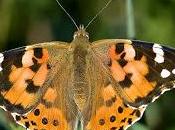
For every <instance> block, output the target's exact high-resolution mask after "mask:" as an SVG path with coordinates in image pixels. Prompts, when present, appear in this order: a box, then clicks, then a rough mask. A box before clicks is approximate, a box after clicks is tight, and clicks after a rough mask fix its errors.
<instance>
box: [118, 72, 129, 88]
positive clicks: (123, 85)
mask: <svg viewBox="0 0 175 130" xmlns="http://www.w3.org/2000/svg"><path fill="white" fill-rule="evenodd" d="M131 76H132V74H127V75H126V76H125V79H124V80H123V81H120V82H118V83H119V85H121V87H123V88H128V87H130V86H131V85H132V81H131V79H130V77H131Z"/></svg>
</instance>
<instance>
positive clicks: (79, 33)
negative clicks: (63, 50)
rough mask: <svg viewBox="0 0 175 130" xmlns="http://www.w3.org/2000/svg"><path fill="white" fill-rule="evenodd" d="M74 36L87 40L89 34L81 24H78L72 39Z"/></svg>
mask: <svg viewBox="0 0 175 130" xmlns="http://www.w3.org/2000/svg"><path fill="white" fill-rule="evenodd" d="M76 38H86V39H87V40H89V34H88V32H86V29H85V28H84V26H83V25H80V27H79V28H78V31H76V32H75V33H74V40H75V39H76Z"/></svg>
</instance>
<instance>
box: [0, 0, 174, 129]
mask: <svg viewBox="0 0 175 130" xmlns="http://www.w3.org/2000/svg"><path fill="white" fill-rule="evenodd" d="M128 1H129V0H128ZM60 2H61V3H62V5H63V6H64V7H65V8H66V10H67V11H68V12H69V13H70V15H71V16H72V17H73V18H74V19H75V21H76V23H77V24H78V25H79V24H84V25H87V23H88V22H89V20H91V19H92V17H93V16H94V15H95V14H96V13H97V12H98V11H99V10H100V9H101V8H102V7H104V5H105V4H106V3H107V0H60ZM130 2H132V4H133V9H134V10H133V12H129V16H128V14H127V9H128V8H127V0H113V2H112V3H111V4H110V5H109V7H108V8H107V9H106V10H104V12H103V13H102V14H101V15H100V16H99V17H98V18H97V19H96V20H95V21H94V22H93V23H92V24H91V25H90V26H89V28H88V29H87V31H88V32H89V34H90V40H91V41H94V40H99V39H104V38H128V37H131V38H135V39H140V40H145V41H154V42H158V43H162V44H165V45H168V46H172V47H173V46H174V47H175V39H174V38H175V0H130ZM129 8H132V6H131V5H129ZM131 16H134V17H131ZM132 18H134V21H132ZM128 21H130V22H128ZM132 23H133V24H132ZM128 25H129V28H131V29H130V30H128ZM133 25H134V26H133ZM74 31H76V28H75V26H74V25H73V24H72V22H71V21H70V20H69V18H68V17H67V16H66V14H65V13H64V12H63V11H62V10H61V8H60V7H59V6H58V5H57V3H56V1H55V0H0V50H1V51H4V50H8V49H11V48H16V47H20V46H24V45H28V44H33V43H38V42H45V41H53V40H59V41H68V42H70V41H71V40H72V35H73V33H74ZM134 34H135V35H134ZM10 118H11V117H9V116H8V115H7V114H5V112H4V111H1V112H0V130H22V128H20V127H18V126H16V125H15V124H13V123H12V122H11V121H10ZM129 130H175V91H171V92H168V93H165V94H164V95H163V96H161V98H159V100H157V101H156V102H155V103H153V104H151V105H150V106H149V107H148V109H147V110H146V112H145V114H144V116H143V118H142V119H141V120H140V121H139V122H138V123H136V124H135V125H134V126H133V127H131V128H129Z"/></svg>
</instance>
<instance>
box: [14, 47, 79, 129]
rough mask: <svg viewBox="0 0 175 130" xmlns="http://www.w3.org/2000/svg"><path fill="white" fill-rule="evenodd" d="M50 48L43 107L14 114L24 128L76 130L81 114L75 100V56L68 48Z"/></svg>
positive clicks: (42, 101)
mask: <svg viewBox="0 0 175 130" xmlns="http://www.w3.org/2000/svg"><path fill="white" fill-rule="evenodd" d="M65 49H66V50H64V48H61V46H60V45H59V44H58V45H55V46H52V47H50V46H49V52H50V53H49V54H50V58H51V60H50V61H49V63H50V69H51V71H52V73H50V74H48V76H49V77H48V78H49V80H50V81H49V82H48V83H47V87H46V91H45V92H44V93H43V95H42V96H41V98H40V99H39V104H38V105H37V106H36V107H35V108H34V109H32V110H31V112H29V113H27V114H26V115H17V114H12V115H13V117H14V119H15V120H16V121H17V123H19V124H20V125H23V126H24V127H25V128H27V129H30V130H36V129H41V130H73V129H74V127H75V125H76V117H77V115H78V111H77V108H76V104H75V103H74V101H73V93H72V91H71V85H72V77H71V75H72V66H71V65H70V63H71V59H70V58H71V55H70V53H69V51H68V50H67V49H68V48H65Z"/></svg>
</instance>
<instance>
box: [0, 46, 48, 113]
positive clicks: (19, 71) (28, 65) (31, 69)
mask: <svg viewBox="0 0 175 130" xmlns="http://www.w3.org/2000/svg"><path fill="white" fill-rule="evenodd" d="M16 56H18V60H19V59H21V61H18V60H15V59H14V61H13V62H12V64H10V65H6V63H7V61H6V59H5V58H4V61H3V62H2V66H3V69H4V71H5V70H6V66H8V67H9V68H8V69H9V70H10V71H9V73H8V74H7V75H6V79H7V80H4V81H3V82H5V83H8V84H10V85H9V88H8V89H4V90H3V89H2V90H1V94H0V95H1V97H3V99H4V106H5V109H7V110H8V111H11V112H16V113H18V114H23V113H26V112H27V111H29V110H30V109H31V107H32V106H34V104H36V102H38V97H39V95H38V91H39V89H40V88H42V86H43V84H44V82H45V80H46V77H47V73H48V63H47V62H48V59H49V54H48V51H47V49H43V48H29V49H27V50H24V51H23V52H20V53H19V54H16ZM4 57H6V54H4ZM8 60H9V59H8ZM24 99H25V100H24Z"/></svg>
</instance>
